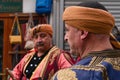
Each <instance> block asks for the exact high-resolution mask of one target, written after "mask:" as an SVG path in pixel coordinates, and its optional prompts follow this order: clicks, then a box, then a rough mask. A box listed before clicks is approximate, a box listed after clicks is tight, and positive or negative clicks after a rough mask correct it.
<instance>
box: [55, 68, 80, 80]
mask: <svg viewBox="0 0 120 80" xmlns="http://www.w3.org/2000/svg"><path fill="white" fill-rule="evenodd" d="M63 73H64V74H63ZM57 78H58V79H59V80H78V79H77V78H76V73H75V72H74V71H72V70H70V69H62V70H60V71H59V73H58V75H57Z"/></svg>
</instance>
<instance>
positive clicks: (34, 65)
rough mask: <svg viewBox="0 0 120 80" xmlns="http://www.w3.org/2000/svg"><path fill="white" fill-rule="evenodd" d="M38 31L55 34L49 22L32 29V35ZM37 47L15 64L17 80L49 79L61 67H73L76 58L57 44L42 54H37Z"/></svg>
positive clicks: (14, 70)
mask: <svg viewBox="0 0 120 80" xmlns="http://www.w3.org/2000/svg"><path fill="white" fill-rule="evenodd" d="M38 32H46V33H48V34H49V35H50V36H51V37H52V36H53V30H52V27H51V26H50V25H48V24H44V25H40V26H39V25H38V26H36V27H34V28H32V29H31V31H30V34H31V35H32V37H33V36H34V35H35V34H36V33H38ZM36 49H37V48H36V47H35V48H34V49H33V50H31V51H30V52H28V54H26V55H25V56H24V57H23V59H22V60H21V61H20V62H19V63H18V64H17V65H16V66H15V68H14V69H13V71H12V73H13V76H14V77H15V78H16V79H17V80H27V79H28V80H49V79H50V78H51V77H52V76H53V74H54V73H55V72H56V71H58V70H59V69H63V68H68V67H71V66H72V65H73V64H74V60H73V59H72V57H71V55H70V54H69V53H67V52H65V51H63V50H61V49H59V48H57V47H56V46H53V47H52V48H50V49H49V50H47V51H45V53H44V54H43V55H42V56H40V57H39V56H37V54H38V50H36Z"/></svg>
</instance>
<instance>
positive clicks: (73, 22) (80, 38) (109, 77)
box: [51, 1, 120, 80]
mask: <svg viewBox="0 0 120 80" xmlns="http://www.w3.org/2000/svg"><path fill="white" fill-rule="evenodd" d="M63 21H65V27H66V34H65V37H64V38H65V40H66V41H67V42H68V44H69V46H70V52H71V53H72V54H73V55H76V56H79V58H80V59H81V60H80V61H78V62H77V63H76V64H75V65H74V66H72V67H71V68H67V69H62V70H60V71H58V72H57V73H56V74H55V75H54V76H53V78H52V79H51V80H119V79H120V50H118V49H119V48H120V45H119V43H118V42H116V40H115V37H114V36H113V35H112V34H111V31H112V29H113V27H114V25H115V20H114V17H113V16H112V15H111V14H110V13H109V12H108V11H106V9H105V7H104V6H103V5H102V4H100V3H98V2H94V1H90V2H89V1H88V2H83V3H80V4H79V6H70V7H67V8H66V9H65V11H64V13H63Z"/></svg>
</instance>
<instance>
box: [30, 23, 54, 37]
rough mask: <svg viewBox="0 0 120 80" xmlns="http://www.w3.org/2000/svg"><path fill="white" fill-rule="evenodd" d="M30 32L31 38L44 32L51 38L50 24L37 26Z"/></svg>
mask: <svg viewBox="0 0 120 80" xmlns="http://www.w3.org/2000/svg"><path fill="white" fill-rule="evenodd" d="M30 32H31V35H32V37H33V36H34V35H35V34H36V33H38V32H46V33H48V34H49V35H50V36H51V37H52V36H53V29H52V26H51V25H50V24H39V25H37V26H35V27H33V28H32V29H31V31H30Z"/></svg>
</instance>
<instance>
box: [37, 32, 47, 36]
mask: <svg viewBox="0 0 120 80" xmlns="http://www.w3.org/2000/svg"><path fill="white" fill-rule="evenodd" d="M38 34H48V33H47V32H37V33H36V34H35V35H38Z"/></svg>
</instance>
